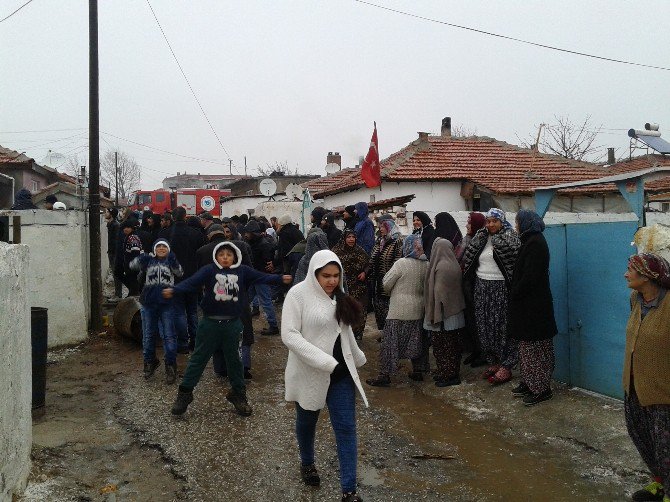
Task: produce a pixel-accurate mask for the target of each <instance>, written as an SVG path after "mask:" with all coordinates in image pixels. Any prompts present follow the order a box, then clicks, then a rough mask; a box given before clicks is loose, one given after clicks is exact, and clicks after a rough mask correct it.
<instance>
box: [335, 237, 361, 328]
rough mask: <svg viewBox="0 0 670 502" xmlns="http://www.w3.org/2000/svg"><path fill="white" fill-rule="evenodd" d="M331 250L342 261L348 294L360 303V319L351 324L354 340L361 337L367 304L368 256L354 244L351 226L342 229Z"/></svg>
mask: <svg viewBox="0 0 670 502" xmlns="http://www.w3.org/2000/svg"><path fill="white" fill-rule="evenodd" d="M333 252H334V253H335V254H336V255H337V257H338V258H339V259H340V262H342V268H343V269H344V284H345V286H346V288H347V293H348V294H349V296H351V297H352V298H354V299H355V300H357V301H358V302H359V303H360V304H361V312H360V319H359V321H358V322H357V323H355V324H354V325H353V326H352V329H353V330H354V337H355V338H356V340H362V339H363V331H364V330H365V319H366V317H367V312H366V310H367V309H366V308H365V307H366V306H367V304H368V288H367V285H366V283H365V269H366V268H367V266H368V262H369V261H370V258H369V256H368V254H367V253H366V252H365V251H364V250H363V248H362V247H360V246H359V245H357V244H356V232H355V231H354V229H353V228H347V229H345V230H344V233H343V238H342V239H341V240H340V242H338V243H337V244H336V245H335V247H334V248H333Z"/></svg>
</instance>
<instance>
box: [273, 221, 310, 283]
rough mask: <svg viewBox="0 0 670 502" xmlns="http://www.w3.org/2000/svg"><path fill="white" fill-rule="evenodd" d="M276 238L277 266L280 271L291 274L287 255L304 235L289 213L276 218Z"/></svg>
mask: <svg viewBox="0 0 670 502" xmlns="http://www.w3.org/2000/svg"><path fill="white" fill-rule="evenodd" d="M276 231H277V239H278V241H279V243H278V246H277V262H278V263H277V266H278V267H281V269H282V272H283V273H284V274H287V275H291V265H290V264H289V262H288V259H287V256H288V254H289V253H290V252H291V249H293V246H295V245H296V244H297V243H298V242H300V241H301V240H303V239H304V238H305V237H304V236H303V235H302V232H301V231H300V229H299V228H298V226H297V225H295V224H294V223H293V220H292V218H291V215H290V214H284V215H282V216H280V217H279V218H278V219H277V225H276Z"/></svg>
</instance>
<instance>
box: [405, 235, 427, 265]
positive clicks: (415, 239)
mask: <svg viewBox="0 0 670 502" xmlns="http://www.w3.org/2000/svg"><path fill="white" fill-rule="evenodd" d="M402 255H403V256H404V257H405V258H414V259H415V260H426V259H427V258H426V255H425V254H424V252H423V244H422V242H421V236H420V235H418V234H410V235H408V236H407V237H405V241H404V242H403V243H402Z"/></svg>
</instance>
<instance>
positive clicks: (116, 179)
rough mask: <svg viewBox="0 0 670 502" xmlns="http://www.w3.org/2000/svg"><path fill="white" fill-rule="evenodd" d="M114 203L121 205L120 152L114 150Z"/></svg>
mask: <svg viewBox="0 0 670 502" xmlns="http://www.w3.org/2000/svg"><path fill="white" fill-rule="evenodd" d="M114 184H115V187H114V194H115V197H114V205H115V206H116V207H117V208H118V207H119V152H114Z"/></svg>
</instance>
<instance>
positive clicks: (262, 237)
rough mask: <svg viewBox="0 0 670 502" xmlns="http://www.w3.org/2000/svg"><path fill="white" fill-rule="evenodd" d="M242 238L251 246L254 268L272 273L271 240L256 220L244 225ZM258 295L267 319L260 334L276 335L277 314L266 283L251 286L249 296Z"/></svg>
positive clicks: (277, 327)
mask: <svg viewBox="0 0 670 502" xmlns="http://www.w3.org/2000/svg"><path fill="white" fill-rule="evenodd" d="M244 239H245V240H246V241H247V242H248V243H249V246H250V247H251V260H252V262H253V264H254V268H255V269H256V270H260V271H261V272H265V273H273V272H274V271H275V270H274V263H273V259H274V250H275V247H274V245H273V244H272V242H271V241H270V240H269V239H268V238H266V234H265V232H264V230H263V229H261V227H260V225H259V224H258V222H257V221H254V220H251V221H249V223H248V224H247V225H246V226H245V227H244ZM254 296H256V297H258V303H259V304H260V307H261V308H262V309H263V311H264V312H265V317H266V318H267V320H268V325H269V328H268V329H264V330H263V331H261V335H266V336H269V335H278V334H279V326H278V325H277V315H276V314H275V308H274V305H272V292H271V290H270V286H268V285H267V284H256V285H254V286H251V288H250V291H249V298H253V297H254Z"/></svg>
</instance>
